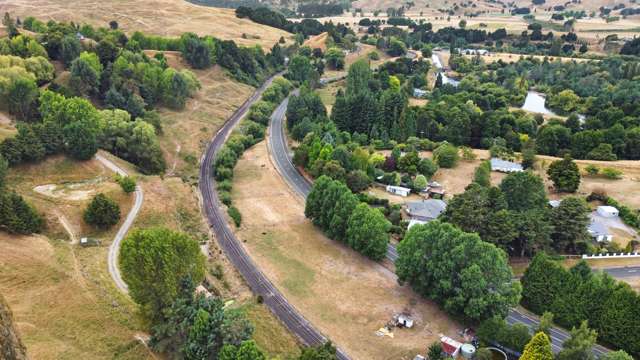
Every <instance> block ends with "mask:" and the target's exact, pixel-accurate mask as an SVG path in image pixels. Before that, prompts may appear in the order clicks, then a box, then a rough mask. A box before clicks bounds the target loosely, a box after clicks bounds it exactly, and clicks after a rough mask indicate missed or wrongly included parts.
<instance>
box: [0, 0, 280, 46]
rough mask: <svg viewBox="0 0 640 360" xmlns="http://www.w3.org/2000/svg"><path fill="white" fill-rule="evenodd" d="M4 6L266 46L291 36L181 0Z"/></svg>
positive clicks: (7, 1) (15, 0) (35, 1)
mask: <svg viewBox="0 0 640 360" xmlns="http://www.w3.org/2000/svg"><path fill="white" fill-rule="evenodd" d="M2 10H3V12H5V11H8V12H10V13H11V14H13V15H14V16H19V17H20V18H25V17H27V16H30V15H31V16H35V17H37V18H40V19H42V20H44V21H46V20H49V19H55V20H58V21H61V20H64V21H75V22H88V23H90V24H92V25H99V26H107V24H108V23H109V21H111V20H116V21H117V22H118V24H119V25H120V27H121V28H122V29H124V30H125V31H127V32H133V31H136V30H137V31H142V32H144V33H152V34H156V35H166V36H178V35H180V34H182V33H184V32H194V33H197V34H199V35H205V34H209V35H214V36H216V37H219V38H221V39H224V40H235V41H236V42H238V43H240V44H242V45H253V44H259V45H261V46H263V47H271V46H272V45H273V44H274V43H275V42H276V41H278V40H279V39H280V37H281V36H284V37H285V38H288V37H290V36H291V34H289V33H287V32H285V31H282V30H279V29H275V28H272V27H269V26H264V25H260V24H256V23H254V22H252V21H250V20H246V19H238V18H236V16H235V13H234V10H233V9H218V8H211V7H206V6H198V5H194V4H191V3H188V2H186V1H181V0H180V1H175V0H130V1H118V0H101V1H93V0H89V1H66V0H4V1H3V4H2ZM243 34H246V39H245V38H243V36H242V35H243Z"/></svg>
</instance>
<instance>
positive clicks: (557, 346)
mask: <svg viewBox="0 0 640 360" xmlns="http://www.w3.org/2000/svg"><path fill="white" fill-rule="evenodd" d="M294 94H295V93H294ZM288 103H289V99H288V98H287V99H285V100H284V101H283V102H282V103H281V104H280V105H279V106H278V107H277V108H276V110H275V111H274V112H273V115H272V116H271V123H270V125H269V138H268V142H269V153H270V154H271V158H272V160H273V162H274V163H275V165H276V168H277V170H278V173H280V175H281V176H282V178H283V179H284V180H285V182H286V183H287V184H289V187H291V188H292V189H293V190H294V191H295V192H296V193H298V195H300V196H301V197H302V198H303V199H306V198H307V196H308V195H309V192H310V191H311V185H312V184H311V182H310V181H309V180H308V179H307V178H305V177H304V176H303V175H302V174H301V173H300V172H299V171H298V169H297V168H296V167H295V165H294V164H293V162H292V160H291V150H290V149H289V147H288V145H287V138H286V134H285V130H284V117H285V114H286V111H287V105H288ZM386 258H387V259H389V260H390V261H392V262H395V260H396V259H397V258H398V252H397V251H396V247H395V245H393V244H389V245H388V246H387V254H386ZM623 269H624V270H623ZM623 269H615V270H614V269H604V271H605V272H608V273H609V274H611V275H613V276H615V275H620V276H622V277H623V276H624V275H627V276H628V274H629V273H630V272H631V273H634V272H635V270H636V268H623ZM637 270H640V268H638V269H637ZM506 321H507V323H509V324H523V325H525V326H526V327H527V328H529V330H530V331H532V332H533V331H534V330H535V329H536V328H537V327H538V324H539V319H538V318H537V317H536V316H535V315H529V314H526V313H524V312H522V311H520V310H518V309H516V308H513V309H511V310H510V311H509V315H508V316H507V318H506ZM550 337H551V346H552V349H553V351H554V352H555V353H558V352H559V351H560V350H562V343H564V342H565V341H566V340H567V339H568V338H569V337H570V335H569V333H568V332H567V331H565V330H562V329H559V328H552V329H551V336H550ZM608 351H609V350H608V349H607V348H605V347H603V346H600V345H595V346H594V347H593V353H594V354H595V355H596V356H601V355H603V354H605V353H607V352H608Z"/></svg>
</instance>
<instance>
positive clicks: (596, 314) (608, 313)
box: [521, 253, 640, 356]
mask: <svg viewBox="0 0 640 360" xmlns="http://www.w3.org/2000/svg"><path fill="white" fill-rule="evenodd" d="M521 282H522V287H523V290H522V304H523V305H524V306H525V307H527V308H528V309H530V310H531V311H533V312H535V313H538V314H541V313H542V312H544V311H550V312H552V313H553V314H554V315H555V316H554V319H555V321H556V322H557V323H558V324H559V325H561V326H564V327H567V328H569V327H574V326H580V324H581V322H582V321H584V320H588V321H589V326H591V327H592V328H593V329H595V330H596V331H597V332H598V338H599V339H600V340H602V341H603V342H605V343H608V344H611V345H613V346H615V347H617V348H620V349H623V350H625V351H627V352H629V354H631V355H634V356H638V355H639V354H640V342H639V339H638V337H637V336H635V334H637V332H638V331H639V330H640V329H638V326H640V296H639V295H638V294H637V293H636V292H635V291H634V290H633V289H631V288H630V287H629V285H627V284H626V283H623V282H618V281H616V280H614V279H613V278H611V277H610V276H609V275H607V274H605V273H603V272H592V271H591V269H590V268H589V266H588V265H587V264H586V263H584V262H580V263H578V264H577V265H575V266H574V267H573V268H571V269H570V270H566V269H564V268H563V267H562V266H561V265H560V264H559V263H558V262H556V261H554V260H552V259H551V258H549V257H548V256H547V255H545V254H544V253H540V254H537V255H536V256H535V257H534V258H533V261H532V262H531V264H530V265H529V268H528V269H527V270H526V272H525V274H524V276H523V278H522V280H521Z"/></svg>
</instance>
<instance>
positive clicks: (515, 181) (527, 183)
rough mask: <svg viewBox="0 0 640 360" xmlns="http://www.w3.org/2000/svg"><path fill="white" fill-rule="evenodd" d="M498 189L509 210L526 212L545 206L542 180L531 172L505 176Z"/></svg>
mask: <svg viewBox="0 0 640 360" xmlns="http://www.w3.org/2000/svg"><path fill="white" fill-rule="evenodd" d="M500 189H501V190H502V192H503V193H504V196H505V199H506V201H507V206H508V208H509V209H510V210H513V211H527V210H531V209H540V208H543V207H545V206H546V205H547V196H546V193H545V190H544V184H543V182H542V179H541V178H540V177H539V176H537V175H536V174H534V173H532V172H529V171H523V172H517V173H511V174H509V175H507V176H506V177H505V178H504V179H503V180H502V183H501V184H500Z"/></svg>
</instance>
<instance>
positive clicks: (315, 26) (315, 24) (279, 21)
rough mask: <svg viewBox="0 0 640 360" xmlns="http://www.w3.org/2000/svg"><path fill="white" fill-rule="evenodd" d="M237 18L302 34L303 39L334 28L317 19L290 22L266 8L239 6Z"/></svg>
mask: <svg viewBox="0 0 640 360" xmlns="http://www.w3.org/2000/svg"><path fill="white" fill-rule="evenodd" d="M302 6H305V5H302V4H301V5H300V7H302ZM309 6H313V4H309ZM318 6H320V5H318ZM340 12H342V11H340ZM236 16H237V17H239V18H241V19H242V18H249V19H251V21H253V22H256V23H258V24H263V25H268V26H271V27H275V28H278V29H282V30H285V31H288V32H290V33H295V34H301V35H302V36H303V37H307V36H310V35H318V34H320V33H322V32H325V31H328V30H330V28H331V27H332V26H333V25H332V24H324V25H323V24H321V23H320V22H319V21H318V20H315V19H302V20H301V21H289V20H287V18H286V17H285V16H284V15H283V14H281V13H279V12H277V11H274V10H272V9H270V8H267V7H264V6H261V7H256V8H251V7H247V6H239V7H237V8H236Z"/></svg>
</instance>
